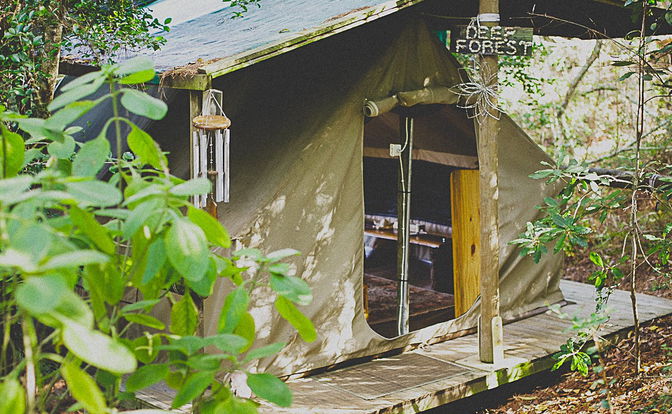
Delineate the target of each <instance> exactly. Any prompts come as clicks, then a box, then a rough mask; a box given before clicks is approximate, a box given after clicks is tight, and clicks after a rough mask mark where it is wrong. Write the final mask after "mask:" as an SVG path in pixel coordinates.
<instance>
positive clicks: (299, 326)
mask: <svg viewBox="0 0 672 414" xmlns="http://www.w3.org/2000/svg"><path fill="white" fill-rule="evenodd" d="M275 308H276V309H277V310H278V313H279V314H280V315H281V316H282V317H283V318H285V320H287V322H289V323H290V324H291V325H292V326H293V327H294V328H295V329H296V330H297V331H298V332H299V335H300V336H301V338H302V339H303V340H304V341H306V342H313V341H314V340H315V339H317V332H315V327H314V326H313V323H312V322H311V321H310V319H308V318H306V317H305V316H304V315H303V314H302V313H301V311H299V310H298V309H297V308H296V306H294V304H293V303H292V302H290V301H289V300H287V299H285V298H284V297H282V296H278V298H277V299H276V300H275Z"/></svg>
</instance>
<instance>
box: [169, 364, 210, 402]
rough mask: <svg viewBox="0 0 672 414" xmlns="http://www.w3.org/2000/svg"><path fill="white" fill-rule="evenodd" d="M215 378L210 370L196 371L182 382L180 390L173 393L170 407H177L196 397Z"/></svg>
mask: <svg viewBox="0 0 672 414" xmlns="http://www.w3.org/2000/svg"><path fill="white" fill-rule="evenodd" d="M214 379H215V374H214V373H212V372H197V373H195V374H193V375H191V376H190V377H188V378H187V380H186V381H185V382H184V384H183V385H182V387H181V388H180V390H179V391H178V392H177V395H175V399H173V403H172V405H171V407H172V408H179V407H182V406H183V405H185V404H188V403H190V402H192V401H193V400H194V399H196V398H197V397H198V396H199V395H201V393H202V392H203V391H205V389H206V388H208V386H209V385H210V384H211V383H212V381H213V380H214Z"/></svg>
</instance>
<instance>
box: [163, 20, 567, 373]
mask: <svg viewBox="0 0 672 414" xmlns="http://www.w3.org/2000/svg"><path fill="white" fill-rule="evenodd" d="M459 82H460V77H459V73H458V66H457V63H456V61H455V60H454V59H453V58H452V57H451V56H450V55H449V54H448V52H447V51H446V50H445V48H444V47H443V46H442V45H441V44H440V43H439V42H438V40H437V39H436V37H435V36H434V35H433V34H432V33H431V32H430V31H429V30H428V29H427V27H426V25H425V24H424V22H423V21H422V20H418V19H416V18H414V17H413V16H406V15H399V16H392V17H390V18H387V19H385V20H384V21H379V22H374V23H371V24H369V25H366V26H364V27H361V28H357V29H354V30H351V31H349V32H347V33H344V34H341V35H339V36H337V37H333V38H330V39H326V40H324V41H321V42H319V43H316V44H313V45H310V46H307V47H304V48H302V49H299V50H296V51H293V52H292V53H289V54H285V55H282V56H278V57H276V58H274V59H272V60H269V61H266V62H262V63H259V64H256V65H254V66H252V67H250V68H246V69H242V70H239V71H236V72H233V73H231V74H228V75H226V76H223V77H221V78H218V79H215V80H214V82H213V87H215V88H217V89H221V90H223V91H225V92H224V101H225V102H224V107H225V110H226V111H227V115H228V116H229V117H230V118H231V119H232V120H233V126H232V128H231V129H232V136H233V141H232V165H231V170H232V177H231V183H232V184H231V191H232V192H231V202H230V203H229V204H227V205H220V208H219V211H218V215H219V219H220V220H221V221H222V223H223V224H224V225H225V226H226V227H227V228H228V229H229V231H230V232H231V233H232V235H234V236H235V237H236V238H237V240H238V245H239V246H246V247H258V248H260V249H262V250H265V251H271V250H275V249H280V248H285V247H291V248H294V249H297V250H299V251H301V252H302V255H301V256H299V257H298V258H296V259H294V260H293V265H294V266H295V268H296V273H297V275H299V276H301V277H302V278H304V279H305V280H306V281H308V283H309V284H310V285H311V287H312V288H313V290H314V297H315V298H314V301H313V303H312V304H311V305H310V306H307V307H304V308H302V310H303V311H304V312H305V314H306V315H307V316H308V317H309V318H310V319H311V320H312V321H313V323H314V324H315V326H316V328H317V331H318V340H317V341H315V342H314V343H304V342H303V341H301V340H300V339H299V338H298V337H297V336H296V335H295V334H293V331H292V329H291V328H290V327H288V326H287V325H286V323H284V322H283V321H282V320H281V319H280V318H279V317H272V316H271V315H273V312H272V309H271V308H272V302H271V301H270V295H263V294H261V295H259V296H258V297H257V298H256V299H255V310H254V312H253V316H254V318H255V321H256V323H257V327H258V329H259V332H260V334H259V339H260V340H261V342H263V343H270V342H278V341H279V342H287V343H289V346H288V347H287V348H286V349H285V350H284V351H283V352H282V353H280V354H279V355H277V356H275V357H272V358H270V359H267V360H264V361H262V366H260V368H263V369H270V370H271V371H273V372H275V373H278V374H292V373H297V372H302V371H307V370H312V369H316V368H320V367H325V366H329V365H332V364H334V363H338V362H342V361H346V360H349V359H353V358H358V357H364V356H369V355H375V354H380V353H383V352H386V351H389V350H393V349H400V348H404V347H407V346H410V345H413V344H419V343H422V342H431V341H434V340H437V339H438V338H442V337H445V336H448V335H450V334H454V333H455V332H459V331H463V330H465V329H469V328H473V327H474V326H475V323H476V319H477V315H478V303H477V304H476V305H475V306H473V307H472V309H470V310H469V311H468V312H467V313H466V314H465V315H463V316H462V317H461V318H459V319H456V320H453V321H450V322H445V323H441V324H438V325H434V326H430V327H428V328H425V329H422V330H420V331H417V332H413V333H411V334H409V335H405V336H402V337H399V338H396V339H392V340H389V339H385V338H382V337H380V336H379V335H377V334H376V333H375V332H373V331H372V330H371V328H369V326H368V325H367V323H366V320H365V318H364V315H363V303H362V276H363V221H364V200H363V183H362V181H363V177H362V159H363V156H364V148H363V131H364V115H363V112H362V105H363V103H364V101H365V100H366V99H379V98H383V97H386V96H389V95H391V94H393V93H395V92H398V91H408V90H415V89H421V88H423V87H425V86H428V85H430V86H433V85H437V86H453V85H455V84H457V83H459ZM450 113H453V112H450ZM440 119H441V118H440ZM444 120H445V118H444ZM448 123H449V124H450V122H448ZM501 124H502V128H501V132H500V135H499V137H498V138H499V140H500V148H502V150H501V153H500V157H501V161H500V165H501V171H500V173H501V178H500V186H501V187H500V194H501V198H500V214H501V217H502V218H501V229H500V234H501V235H502V239H503V240H504V241H506V240H510V239H512V238H513V237H514V236H515V235H517V234H518V233H519V232H520V231H521V229H523V228H524V224H525V222H526V221H529V220H531V219H533V218H534V215H535V214H536V210H534V209H533V208H532V206H534V205H536V204H539V203H540V202H541V200H542V198H543V196H544V195H545V194H549V192H550V191H552V190H551V189H547V188H545V187H544V186H543V184H542V183H540V182H538V181H534V180H531V179H529V178H528V177H527V176H528V174H530V173H531V172H533V171H535V170H536V169H538V167H539V162H540V161H541V160H548V158H547V157H546V155H545V154H544V153H543V151H542V150H541V149H539V148H538V147H537V146H536V145H535V144H534V143H533V142H532V141H530V139H529V138H528V137H527V136H526V135H525V133H524V132H523V131H522V130H520V129H519V128H518V127H517V126H516V125H515V124H514V123H513V122H512V121H511V120H510V119H509V118H508V117H506V116H503V117H502V123H501ZM453 125H456V127H455V128H453V129H451V130H449V131H442V132H441V134H438V135H445V136H446V137H448V136H450V135H454V137H455V141H457V142H459V141H460V140H464V139H465V135H466V137H467V138H468V137H469V134H465V133H464V131H460V128H459V127H457V125H459V123H453ZM472 128H473V126H472ZM471 133H472V134H473V131H472V132H471ZM432 138H433V137H431V136H426V137H425V138H424V139H423V137H422V135H418V142H419V148H421V147H422V145H423V144H426V145H429V144H431V142H432ZM171 139H177V138H171ZM471 139H473V136H472V138H471ZM444 146H445V147H446V148H447V150H450V145H444ZM472 148H473V147H472ZM437 152H439V153H440V151H437ZM451 152H454V153H457V154H455V155H462V156H465V154H459V151H457V150H456V151H451ZM445 154H446V155H450V153H449V152H446V153H445ZM186 155H187V152H186V151H185V152H184V153H183V158H182V160H181V161H177V162H181V163H188V157H187V156H186ZM474 155H475V154H471V156H474ZM467 156H469V154H467ZM448 158H450V157H448ZM460 167H464V166H463V165H462V166H460ZM501 250H502V252H501V257H502V270H501V292H502V293H501V295H502V311H503V315H504V317H505V319H506V318H508V319H511V318H514V317H516V316H518V315H521V314H523V313H525V312H527V311H530V310H532V309H535V308H538V307H542V306H545V305H547V304H550V303H553V302H557V301H559V300H561V299H562V296H561V293H560V291H559V288H558V280H559V274H558V269H559V261H560V258H559V257H558V256H550V257H548V258H546V259H545V260H544V261H543V262H542V263H541V264H539V265H535V264H533V263H532V262H531V261H530V260H529V259H527V258H521V257H519V256H518V254H517V252H516V251H515V250H514V248H513V247H511V246H508V245H507V244H506V243H505V242H504V243H502V248H501ZM230 287H231V286H230V285H229V284H228V282H227V281H222V282H221V283H220V284H219V286H218V288H217V289H216V293H215V294H214V295H213V296H212V297H211V298H209V299H208V300H206V303H205V318H204V324H205V325H204V328H205V333H206V334H212V333H214V332H215V331H216V326H217V315H218V314H219V309H220V308H221V306H222V303H223V298H224V295H225V294H226V292H227V291H228V290H229V289H230Z"/></svg>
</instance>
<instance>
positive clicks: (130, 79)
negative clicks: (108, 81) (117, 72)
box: [119, 69, 156, 85]
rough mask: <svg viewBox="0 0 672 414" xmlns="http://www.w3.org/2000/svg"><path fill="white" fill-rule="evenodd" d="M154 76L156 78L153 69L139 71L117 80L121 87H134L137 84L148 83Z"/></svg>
mask: <svg viewBox="0 0 672 414" xmlns="http://www.w3.org/2000/svg"><path fill="white" fill-rule="evenodd" d="M154 76H156V72H155V71H154V69H147V70H141V71H139V72H135V73H132V74H130V75H127V76H124V77H123V78H121V79H120V80H119V83H120V84H122V85H136V84H138V83H145V82H149V81H151V80H152V79H154Z"/></svg>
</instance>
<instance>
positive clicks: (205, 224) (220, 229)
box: [187, 206, 231, 249]
mask: <svg viewBox="0 0 672 414" xmlns="http://www.w3.org/2000/svg"><path fill="white" fill-rule="evenodd" d="M187 216H188V217H189V219H190V220H191V221H192V222H193V223H194V224H196V225H197V226H198V227H200V228H201V230H203V232H204V233H205V237H206V238H207V239H208V241H209V242H210V243H212V244H214V245H215V246H220V247H223V248H225V249H228V248H229V247H231V239H230V238H229V233H228V232H227V231H226V229H225V228H224V226H222V223H220V222H219V220H217V219H216V218H214V217H212V216H211V215H210V214H208V213H207V212H205V211H204V210H201V209H198V208H195V207H193V206H189V211H188V213H187Z"/></svg>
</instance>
